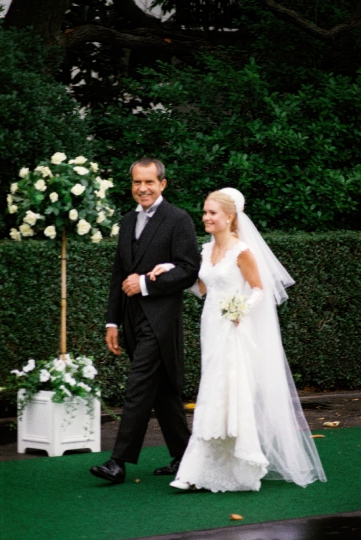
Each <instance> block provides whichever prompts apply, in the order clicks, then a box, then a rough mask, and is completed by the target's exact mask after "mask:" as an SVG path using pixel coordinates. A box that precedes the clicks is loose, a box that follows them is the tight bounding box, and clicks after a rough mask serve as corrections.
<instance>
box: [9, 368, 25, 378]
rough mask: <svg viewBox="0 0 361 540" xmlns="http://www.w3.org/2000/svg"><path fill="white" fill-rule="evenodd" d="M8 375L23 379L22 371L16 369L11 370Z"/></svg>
mask: <svg viewBox="0 0 361 540" xmlns="http://www.w3.org/2000/svg"><path fill="white" fill-rule="evenodd" d="M10 373H15V375H16V376H17V377H23V376H24V375H25V373H24V372H23V371H19V370H18V369H13V370H12V371H10Z"/></svg>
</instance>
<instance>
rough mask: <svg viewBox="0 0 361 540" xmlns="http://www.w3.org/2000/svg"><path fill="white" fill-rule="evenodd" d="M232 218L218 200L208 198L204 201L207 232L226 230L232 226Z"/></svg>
mask: <svg viewBox="0 0 361 540" xmlns="http://www.w3.org/2000/svg"><path fill="white" fill-rule="evenodd" d="M231 218H232V216H229V215H228V214H226V212H225V211H224V210H223V209H222V207H221V205H220V204H219V203H218V202H216V201H212V200H208V201H206V202H205V203H204V210H203V217H202V220H203V223H204V227H205V230H206V232H207V233H209V234H216V233H218V232H223V231H225V230H226V229H227V228H229V227H230V225H229V223H230V221H231ZM227 221H228V223H227Z"/></svg>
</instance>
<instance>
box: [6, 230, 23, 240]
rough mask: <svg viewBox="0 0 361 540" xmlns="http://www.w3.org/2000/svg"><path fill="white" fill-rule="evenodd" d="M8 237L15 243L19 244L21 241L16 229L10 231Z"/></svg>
mask: <svg viewBox="0 0 361 540" xmlns="http://www.w3.org/2000/svg"><path fill="white" fill-rule="evenodd" d="M9 236H10V238H11V239H12V240H16V242H20V240H21V234H20V232H19V231H18V230H17V229H14V228H12V229H10V233H9Z"/></svg>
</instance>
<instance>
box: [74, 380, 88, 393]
mask: <svg viewBox="0 0 361 540" xmlns="http://www.w3.org/2000/svg"><path fill="white" fill-rule="evenodd" d="M77 386H80V388H84V390H86V391H87V392H90V391H91V388H90V386H89V385H88V384H85V383H83V382H78V384H77Z"/></svg>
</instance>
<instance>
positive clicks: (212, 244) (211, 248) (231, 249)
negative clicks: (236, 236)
mask: <svg viewBox="0 0 361 540" xmlns="http://www.w3.org/2000/svg"><path fill="white" fill-rule="evenodd" d="M241 243H242V242H241V240H238V241H237V242H236V243H235V244H234V245H233V246H232V247H231V248H229V249H227V250H226V251H225V252H224V255H223V257H222V258H221V259H220V260H219V261H217V262H216V263H214V264H213V263H212V255H213V249H214V246H215V245H216V243H215V242H214V241H213V242H211V243H210V244H211V245H210V256H209V263H210V265H211V266H212V267H213V268H214V267H215V266H218V265H219V264H220V263H221V262H222V261H223V260H224V259H225V258H226V257H227V255H228V253H230V252H231V251H233V250H234V248H235V247H236V246H238V245H239V244H241Z"/></svg>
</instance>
